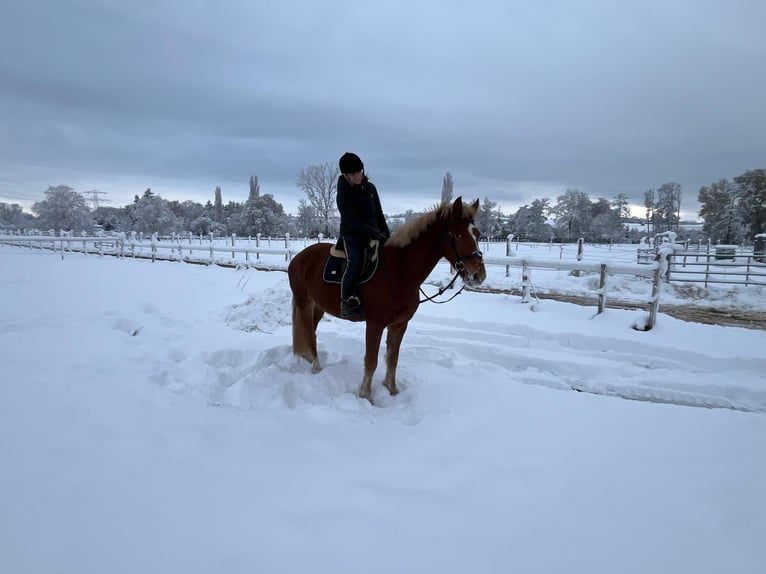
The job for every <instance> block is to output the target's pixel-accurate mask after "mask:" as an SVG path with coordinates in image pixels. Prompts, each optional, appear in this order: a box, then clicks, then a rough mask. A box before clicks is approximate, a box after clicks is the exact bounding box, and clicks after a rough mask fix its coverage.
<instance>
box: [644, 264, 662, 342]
mask: <svg viewBox="0 0 766 574" xmlns="http://www.w3.org/2000/svg"><path fill="white" fill-rule="evenodd" d="M654 261H655V263H657V268H656V269H655V270H654V278H653V281H652V304H651V307H650V308H649V324H648V325H647V327H646V330H647V331H648V330H649V329H652V328H653V327H654V324H655V323H656V322H657V311H659V309H660V290H661V288H662V287H661V285H660V281H662V254H661V253H657V255H656V256H655V257H654Z"/></svg>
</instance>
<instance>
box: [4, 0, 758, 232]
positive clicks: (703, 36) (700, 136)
mask: <svg viewBox="0 0 766 574" xmlns="http://www.w3.org/2000/svg"><path fill="white" fill-rule="evenodd" d="M765 21H766V2H764V1H763V0H752V1H738V0H727V1H725V2H724V1H723V0H720V1H715V2H712V1H706V0H690V1H673V0H660V1H641V0H637V1H636V0H634V1H631V2H621V1H618V0H615V1H612V2H597V1H593V0H581V1H568V0H559V1H556V0H553V1H547V0H536V1H535V2H528V1H525V2H515V1H511V0H497V1H491V2H483V1H477V0H472V1H467V0H461V1H460V2H454V1H451V0H433V1H430V0H429V1H416V0H407V1H399V0H386V1H385V2H383V1H378V2H374V3H373V2H365V1H363V0H357V1H354V2H339V1H336V0H318V1H308V0H305V1H293V0H280V1H278V2H277V1H275V2H271V1H265V0H216V1H212V0H211V1H209V2H206V1H202V0H119V1H116V0H3V2H2V3H1V4H0V201H6V202H10V203H20V204H22V205H24V206H29V205H31V203H32V202H33V201H37V200H40V199H42V198H43V192H44V190H45V189H47V187H48V186H50V185H59V184H66V185H70V186H72V187H74V188H75V189H77V190H78V191H86V190H90V189H98V190H100V191H103V192H106V194H107V195H106V198H108V199H109V200H111V203H110V204H109V205H114V206H120V205H124V204H126V203H128V202H130V201H132V199H133V196H134V195H135V194H140V193H142V192H143V190H144V189H146V188H147V187H151V188H152V190H153V191H155V192H156V193H159V194H160V195H162V196H163V197H164V198H166V199H179V200H183V199H193V200H195V201H199V202H205V201H207V200H212V199H213V192H214V189H215V186H216V185H220V186H221V188H222V191H223V199H224V202H228V201H244V200H245V199H246V197H247V193H248V179H249V177H250V175H257V176H258V178H259V181H260V184H261V193H271V194H273V195H274V197H275V198H276V200H277V201H279V202H280V203H282V204H283V205H284V206H285V209H286V210H288V211H290V212H294V210H295V207H296V205H297V201H298V199H300V198H302V197H304V196H303V195H302V194H301V193H300V192H299V191H298V189H297V188H296V187H295V181H296V179H297V173H298V171H299V170H300V169H301V168H304V167H306V166H309V165H312V164H320V163H324V162H331V163H333V164H336V163H337V160H338V158H339V157H340V155H341V154H342V153H343V152H345V151H354V152H356V153H358V154H359V155H360V156H361V157H362V159H363V161H364V162H365V166H366V167H367V170H368V172H369V175H370V176H371V178H372V180H373V181H374V182H375V183H376V184H377V186H378V190H379V192H380V194H381V199H382V203H383V208H384V211H386V213H389V214H392V213H400V212H403V211H405V210H407V209H414V210H416V211H417V210H421V209H423V208H426V207H431V206H432V205H434V204H435V203H436V202H437V201H438V200H439V197H440V194H441V185H442V178H443V176H444V174H445V172H447V171H449V172H451V173H452V175H453V178H454V181H455V195H456V196H457V195H463V196H465V197H469V198H477V197H478V198H481V199H484V198H485V197H488V198H489V199H491V200H492V201H495V202H497V203H498V204H499V205H500V206H501V207H502V208H503V210H504V211H506V212H515V210H516V209H517V208H518V207H519V206H520V205H523V204H525V203H529V202H531V201H532V200H533V199H535V198H539V197H549V198H551V199H552V200H553V201H554V202H555V198H556V197H557V196H558V195H561V194H562V193H563V192H564V191H565V190H566V189H567V188H569V187H576V188H578V189H580V190H582V191H585V192H587V193H588V194H589V195H590V197H591V199H596V198H598V197H606V198H609V199H611V198H614V197H615V196H616V195H617V194H618V193H626V194H628V195H629V196H630V197H631V198H632V201H633V202H634V204H636V205H641V204H642V203H643V192H644V190H646V189H647V188H650V187H658V186H659V185H661V184H662V183H665V182H669V181H676V182H678V183H680V184H681V185H682V187H683V193H684V194H683V202H684V203H683V205H682V210H683V212H684V215H685V216H687V217H688V216H696V210H697V209H698V207H697V204H696V197H697V192H698V190H699V187H700V186H701V185H705V184H709V183H710V182H712V181H715V180H718V179H720V178H724V177H726V178H731V177H734V176H736V175H739V174H741V173H743V172H744V171H746V170H748V169H757V168H766V33H764V29H763V23H764V22H765ZM640 211H642V210H640V209H639V208H634V209H633V214H634V215H639V214H640Z"/></svg>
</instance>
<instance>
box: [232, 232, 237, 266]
mask: <svg viewBox="0 0 766 574" xmlns="http://www.w3.org/2000/svg"><path fill="white" fill-rule="evenodd" d="M236 243H237V234H236V233H232V234H231V246H232V247H234V246H235V245H236ZM231 258H232V260H233V259H234V250H233V249H232V251H231Z"/></svg>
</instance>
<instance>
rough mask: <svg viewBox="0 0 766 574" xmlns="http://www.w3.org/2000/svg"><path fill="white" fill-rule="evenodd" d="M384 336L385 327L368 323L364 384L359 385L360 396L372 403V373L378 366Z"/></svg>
mask: <svg viewBox="0 0 766 574" xmlns="http://www.w3.org/2000/svg"><path fill="white" fill-rule="evenodd" d="M382 336H383V327H381V326H379V325H372V324H370V323H369V322H368V323H367V331H366V336H365V347H366V348H365V352H364V376H363V377H362V386H361V387H359V397H360V398H362V399H367V400H368V401H370V404H372V375H374V374H375V369H376V368H377V367H378V350H379V349H380V338H381V337H382Z"/></svg>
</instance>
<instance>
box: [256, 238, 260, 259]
mask: <svg viewBox="0 0 766 574" xmlns="http://www.w3.org/2000/svg"><path fill="white" fill-rule="evenodd" d="M260 246H261V234H260V233H256V234H255V258H256V259H260V258H261V252H260V251H259V249H258V248H259V247H260Z"/></svg>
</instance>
